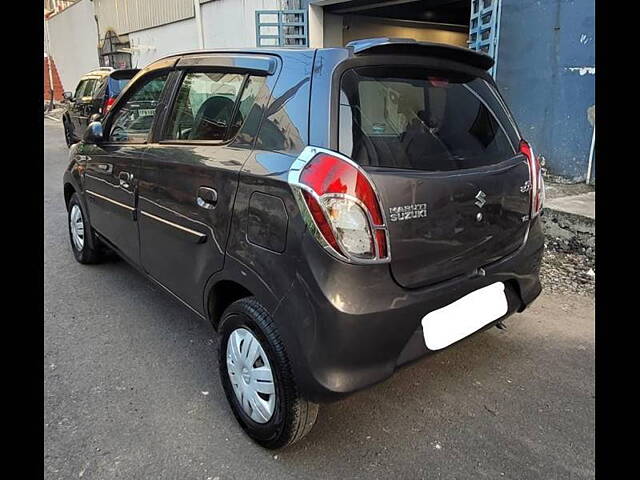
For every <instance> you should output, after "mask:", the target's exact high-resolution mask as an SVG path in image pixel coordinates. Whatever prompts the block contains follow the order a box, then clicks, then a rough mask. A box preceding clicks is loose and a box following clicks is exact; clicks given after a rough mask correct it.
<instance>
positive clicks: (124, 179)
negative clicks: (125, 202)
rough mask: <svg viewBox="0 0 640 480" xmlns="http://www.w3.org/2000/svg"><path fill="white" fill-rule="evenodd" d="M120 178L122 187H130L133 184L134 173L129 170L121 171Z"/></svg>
mask: <svg viewBox="0 0 640 480" xmlns="http://www.w3.org/2000/svg"><path fill="white" fill-rule="evenodd" d="M118 179H119V180H120V186H121V187H122V188H129V187H130V186H131V181H132V180H133V174H131V173H129V172H120V173H119V174H118Z"/></svg>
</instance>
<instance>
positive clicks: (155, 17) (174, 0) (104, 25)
mask: <svg viewBox="0 0 640 480" xmlns="http://www.w3.org/2000/svg"><path fill="white" fill-rule="evenodd" d="M201 3H204V2H201ZM94 4H95V10H96V15H97V16H98V25H99V28H100V36H101V37H103V36H104V33H105V32H106V31H107V30H114V31H115V32H116V33H117V34H119V35H121V34H125V33H130V32H135V31H138V30H144V29H146V28H152V27H157V26H159V25H164V24H167V23H172V22H177V21H179V20H184V19H186V18H191V17H193V16H194V14H193V0H94Z"/></svg>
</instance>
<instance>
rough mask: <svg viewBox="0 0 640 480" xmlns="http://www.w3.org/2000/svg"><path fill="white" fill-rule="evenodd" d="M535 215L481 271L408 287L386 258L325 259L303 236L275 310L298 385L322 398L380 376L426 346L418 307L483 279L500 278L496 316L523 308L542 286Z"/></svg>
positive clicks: (423, 309)
mask: <svg viewBox="0 0 640 480" xmlns="http://www.w3.org/2000/svg"><path fill="white" fill-rule="evenodd" d="M540 223H541V222H540V219H539V217H538V218H537V219H536V220H534V222H532V225H531V229H530V233H529V237H528V240H527V242H526V244H525V245H524V246H523V247H522V248H521V249H520V250H518V251H517V252H516V253H514V254H512V255H511V256H509V257H507V258H504V259H502V260H500V261H499V262H496V263H495V264H492V265H489V266H485V267H484V269H485V272H486V274H485V276H475V277H473V278H469V277H467V278H456V279H453V280H450V281H447V282H442V283H439V284H437V285H433V286H429V287H426V288H421V289H415V290H408V289H404V288H401V287H400V286H398V285H397V284H396V283H395V282H394V281H393V279H392V277H391V275H390V274H389V266H388V265H367V266H359V265H347V264H344V263H342V262H337V261H335V260H330V261H329V262H327V258H326V257H327V255H326V254H325V253H324V252H321V251H318V250H319V249H318V248H317V246H316V245H315V244H313V243H312V242H313V240H311V239H310V240H309V243H308V244H307V245H305V256H304V260H301V261H300V264H299V268H298V275H297V278H296V280H295V281H294V283H293V285H292V288H291V290H290V291H289V292H288V293H287V295H286V296H285V297H284V298H283V299H282V300H281V302H280V303H279V304H278V307H277V308H276V311H275V312H274V317H275V318H276V319H277V321H278V323H279V324H281V328H280V333H281V336H282V337H283V339H284V341H285V343H286V345H287V347H288V352H289V355H290V360H291V363H292V367H293V369H294V374H295V376H296V378H297V380H298V383H299V387H300V389H301V393H302V394H303V395H304V396H305V397H307V398H309V399H310V400H313V401H316V402H329V401H333V400H338V399H340V398H342V397H344V396H346V395H348V394H350V393H353V392H355V391H358V390H361V389H363V388H366V387H368V386H371V385H373V384H375V383H378V382H380V381H382V380H385V379H386V378H388V377H390V376H391V375H392V374H393V372H394V371H395V370H396V368H398V367H399V366H400V365H402V364H404V363H407V362H410V361H412V360H415V359H416V358H419V357H420V356H422V355H425V354H427V353H429V350H428V349H427V348H426V346H425V344H424V339H423V337H422V327H421V319H422V318H423V317H424V315H426V314H427V313H429V312H431V311H433V310H436V309H438V308H441V307H444V306H445V305H448V304H450V303H452V302H454V301H455V300H457V299H459V298H461V297H463V296H464V295H466V294H468V293H470V292H472V291H474V290H477V289H479V288H482V287H484V286H486V285H489V284H492V283H495V282H504V283H505V287H506V288H505V291H506V293H507V300H508V305H509V308H508V312H507V314H506V315H505V316H504V317H503V318H502V319H504V318H506V317H508V316H509V315H512V314H513V313H515V312H521V311H522V310H524V309H525V308H526V306H527V305H529V304H530V303H531V302H532V301H533V300H535V298H536V297H537V296H538V295H539V294H540V292H541V286H540V281H539V270H540V263H541V260H542V252H543V248H544V239H543V235H542V230H541V225H540ZM499 320H501V319H499ZM499 320H496V322H492V323H491V324H489V325H487V326H486V327H485V328H483V330H484V329H486V328H489V327H491V326H493V325H495V323H497V322H498V321H499Z"/></svg>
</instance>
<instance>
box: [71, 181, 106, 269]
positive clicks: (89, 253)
mask: <svg viewBox="0 0 640 480" xmlns="http://www.w3.org/2000/svg"><path fill="white" fill-rule="evenodd" d="M68 210H69V211H68V215H67V226H68V228H69V240H70V242H71V250H72V251H73V256H74V257H76V260H77V261H78V262H80V263H83V264H92V263H99V262H100V261H101V260H102V258H103V249H102V246H101V244H100V240H98V238H97V237H96V236H95V234H94V233H93V230H92V229H91V225H90V224H89V221H88V219H87V214H86V212H85V211H84V209H83V207H82V203H80V198H79V197H78V194H77V193H74V194H73V195H71V199H70V200H69V207H68ZM89 237H91V241H90V240H89ZM90 243H91V244H92V245H93V247H92V246H91V245H90Z"/></svg>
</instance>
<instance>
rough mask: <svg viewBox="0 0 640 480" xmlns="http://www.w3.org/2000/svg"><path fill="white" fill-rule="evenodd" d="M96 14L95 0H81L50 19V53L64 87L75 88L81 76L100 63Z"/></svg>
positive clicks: (67, 88)
mask: <svg viewBox="0 0 640 480" xmlns="http://www.w3.org/2000/svg"><path fill="white" fill-rule="evenodd" d="M93 15H94V14H93V4H92V2H90V1H89V0H81V1H79V2H78V3H76V4H74V5H72V6H71V7H68V8H67V9H65V10H63V11H62V12H61V13H59V14H57V15H54V16H53V17H51V18H50V19H49V20H48V21H47V26H48V28H49V42H50V48H51V56H52V57H53V61H54V62H55V64H56V68H57V69H58V74H59V75H60V81H61V82H62V88H63V89H64V90H65V91H74V90H75V88H76V85H77V84H78V80H80V77H81V76H82V75H84V74H85V73H87V72H89V71H90V70H93V69H95V68H97V67H98V66H99V65H100V64H99V62H98V30H97V27H96V22H95V20H94V18H93Z"/></svg>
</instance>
